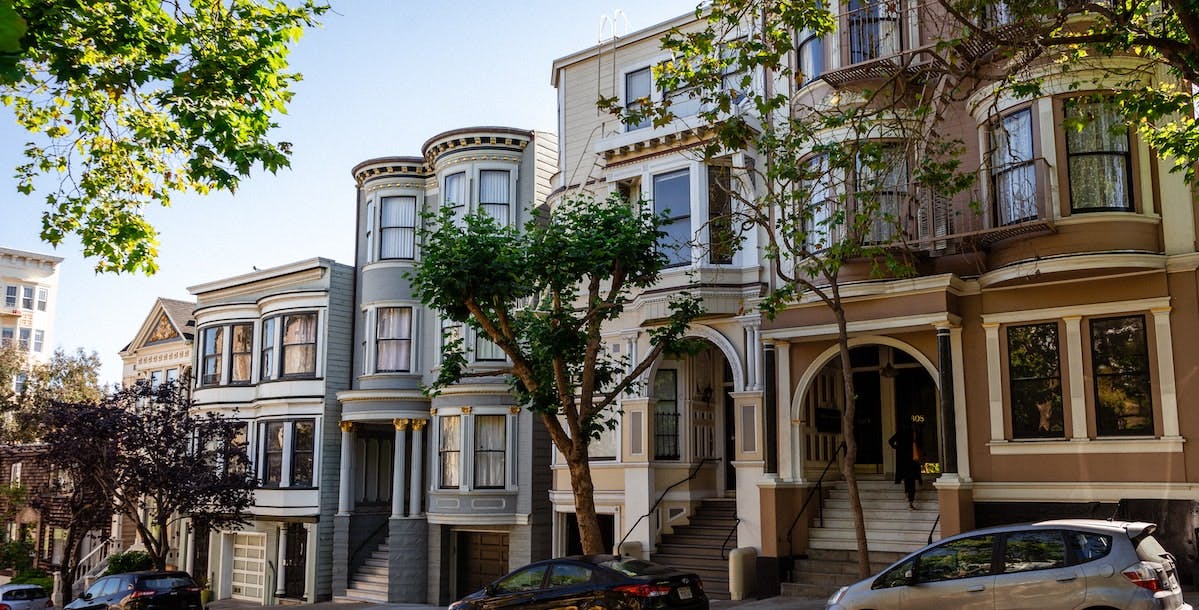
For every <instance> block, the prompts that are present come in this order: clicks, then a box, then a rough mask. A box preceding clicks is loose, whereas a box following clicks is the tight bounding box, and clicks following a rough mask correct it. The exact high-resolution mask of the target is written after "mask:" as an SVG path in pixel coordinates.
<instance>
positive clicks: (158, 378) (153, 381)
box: [150, 371, 162, 388]
mask: <svg viewBox="0 0 1199 610" xmlns="http://www.w3.org/2000/svg"><path fill="white" fill-rule="evenodd" d="M160 385H162V371H150V387H151V388H157V387H158V386H160Z"/></svg>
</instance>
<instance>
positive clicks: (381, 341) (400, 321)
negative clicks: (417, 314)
mask: <svg viewBox="0 0 1199 610" xmlns="http://www.w3.org/2000/svg"><path fill="white" fill-rule="evenodd" d="M375 336H376V349H375V369H376V370H377V371H381V372H382V371H388V372H391V371H409V370H411V369H412V362H411V357H412V339H411V337H412V308H411V307H380V308H379V309H378V321H377V323H376V335H375Z"/></svg>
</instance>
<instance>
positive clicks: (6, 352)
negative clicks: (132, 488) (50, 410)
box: [0, 345, 104, 443]
mask: <svg viewBox="0 0 1199 610" xmlns="http://www.w3.org/2000/svg"><path fill="white" fill-rule="evenodd" d="M100 365H101V363H100V356H99V355H97V354H96V353H95V352H91V353H90V354H89V353H87V352H85V351H83V350H82V349H78V350H76V351H75V353H74V354H68V353H67V352H65V351H63V350H61V349H58V350H55V351H54V353H53V354H52V355H51V356H50V359H49V360H47V361H45V362H36V361H34V362H31V361H30V359H29V354H28V352H27V351H26V350H25V349H23V348H21V347H19V346H16V345H7V346H0V414H5V415H4V422H3V424H4V425H3V426H2V428H0V442H16V443H27V442H33V441H35V440H37V418H38V415H39V413H41V411H42V410H43V409H44V408H45V407H46V405H48V404H49V403H50V402H52V401H60V402H72V403H80V402H96V401H98V400H100V399H101V398H103V397H104V388H103V386H102V385H101V384H100ZM18 379H20V383H19V384H18ZM18 385H19V386H20V387H21V391H20V392H19V393H18V392H17V387H18Z"/></svg>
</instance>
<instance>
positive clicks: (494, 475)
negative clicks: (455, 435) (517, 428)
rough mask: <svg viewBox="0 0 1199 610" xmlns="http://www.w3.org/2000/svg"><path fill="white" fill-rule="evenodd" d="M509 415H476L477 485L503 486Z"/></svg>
mask: <svg viewBox="0 0 1199 610" xmlns="http://www.w3.org/2000/svg"><path fill="white" fill-rule="evenodd" d="M506 448H507V417H506V416H504V415H479V416H476V417H475V487H503V486H504V479H505V477H504V466H505V459H504V458H505V450H506Z"/></svg>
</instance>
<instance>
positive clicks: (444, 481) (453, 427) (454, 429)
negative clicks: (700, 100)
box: [437, 415, 462, 489]
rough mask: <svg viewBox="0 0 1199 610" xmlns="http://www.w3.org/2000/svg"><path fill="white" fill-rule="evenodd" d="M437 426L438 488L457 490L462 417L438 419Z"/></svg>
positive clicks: (459, 478) (454, 416)
mask: <svg viewBox="0 0 1199 610" xmlns="http://www.w3.org/2000/svg"><path fill="white" fill-rule="evenodd" d="M438 425H439V426H440V429H439V430H438V434H437V437H438V439H439V442H440V445H439V446H438V455H439V456H440V462H441V470H440V472H441V480H440V482H439V486H440V487H441V488H442V489H457V488H458V486H459V485H460V481H461V471H460V469H461V459H460V458H461V455H462V416H461V415H450V416H446V417H440V418H438Z"/></svg>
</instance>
